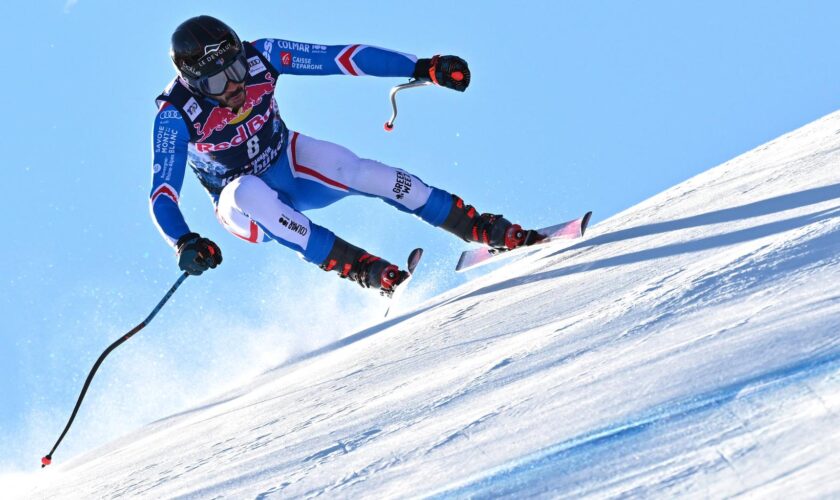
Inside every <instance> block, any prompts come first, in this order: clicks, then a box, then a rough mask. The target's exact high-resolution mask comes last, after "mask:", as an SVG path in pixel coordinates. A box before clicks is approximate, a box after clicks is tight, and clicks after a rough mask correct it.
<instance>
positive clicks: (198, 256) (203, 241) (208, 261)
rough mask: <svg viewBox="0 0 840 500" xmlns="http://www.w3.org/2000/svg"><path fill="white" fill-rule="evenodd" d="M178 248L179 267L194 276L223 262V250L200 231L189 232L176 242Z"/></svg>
mask: <svg viewBox="0 0 840 500" xmlns="http://www.w3.org/2000/svg"><path fill="white" fill-rule="evenodd" d="M175 247H176V248H177V249H178V267H180V268H181V270H182V271H184V272H186V273H187V274H190V275H192V276H198V275H200V274H201V273H203V272H204V271H206V270H208V269H215V268H216V266H218V265H219V264H221V263H222V251H221V250H220V249H219V245H216V244H215V243H213V242H212V241H210V240H209V239H207V238H202V237H201V236H200V235H198V233H187V234H185V235H183V236H181V237H180V238H179V239H178V242H177V243H175Z"/></svg>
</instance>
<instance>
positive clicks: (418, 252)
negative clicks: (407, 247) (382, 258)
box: [385, 248, 423, 318]
mask: <svg viewBox="0 0 840 500" xmlns="http://www.w3.org/2000/svg"><path fill="white" fill-rule="evenodd" d="M422 257H423V249H422V248H415V249H414V250H412V251H411V253H410V254H408V263H407V264H406V271H408V277H407V278H406V279H404V280H403V282H402V283H400V284H399V285H397V288H396V289H395V290H394V292H393V293H392V294H391V295H390V296H389V298H390V299H391V302H390V303H389V304H388V309H386V310H385V317H386V318H387V317H388V313H390V312H391V310H392V309H393V308H394V306H395V305H396V304H397V302H398V301H399V299H400V297H402V295H403V294H404V293H405V289H406V288H408V284H409V283H410V282H411V280H412V278H414V270H415V269H417V264H419V263H420V259H421V258H422Z"/></svg>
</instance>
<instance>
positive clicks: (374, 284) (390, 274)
mask: <svg viewBox="0 0 840 500" xmlns="http://www.w3.org/2000/svg"><path fill="white" fill-rule="evenodd" d="M321 269H323V270H324V271H333V270H334V271H336V272H338V275H339V277H341V278H344V279H349V280H350V281H353V282H356V283H357V284H358V285H359V286H361V287H362V288H376V289H378V290H379V294H380V295H383V296H386V297H390V296H391V295H393V293H394V290H395V289H396V287H397V285H399V284H400V283H402V282H403V281H405V279H406V278H408V276H409V273H408V272H406V271H401V270H400V268H399V267H397V266H395V265H394V264H391V263H390V262H388V261H387V260H385V259H381V258H379V257H377V256H375V255H372V254H369V253H367V252H365V251H364V250H362V249H361V248H359V247H357V246H354V245H351V244H350V243H347V242H346V241H344V240H342V239H341V238H336V239H335V243H334V244H333V247H332V249H331V250H330V253H329V255H327V258H326V260H325V261H324V262H323V263H322V264H321Z"/></svg>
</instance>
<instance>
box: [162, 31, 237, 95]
mask: <svg viewBox="0 0 840 500" xmlns="http://www.w3.org/2000/svg"><path fill="white" fill-rule="evenodd" d="M240 54H242V42H241V41H240V40H239V37H238V36H237V35H236V32H234V31H233V30H232V29H230V26H228V25H227V24H225V23H223V22H221V21H219V20H218V19H216V18H215V17H210V16H196V17H191V18H189V19H187V20H186V21H184V22H183V23H181V24H180V25H179V26H178V27H177V28H175V32H174V33H172V44H171V46H170V49H169V56H170V57H171V58H172V62H173V63H175V68H176V69H177V70H178V74H179V75H180V76H181V77H182V78H184V79H185V80H187V82H194V81H196V80H199V79H201V78H202V77H208V76H211V75H213V74H216V73H218V72H219V71H221V70H222V69H223V68H225V67H226V66H228V65H230V64H231V63H232V62H233V61H234V60H235V59H236V57H237V56H239V55H240Z"/></svg>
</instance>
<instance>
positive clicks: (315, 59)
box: [251, 38, 417, 77]
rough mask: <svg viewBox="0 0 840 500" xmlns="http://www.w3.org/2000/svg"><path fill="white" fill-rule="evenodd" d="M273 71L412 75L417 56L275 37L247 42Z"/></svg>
mask: <svg viewBox="0 0 840 500" xmlns="http://www.w3.org/2000/svg"><path fill="white" fill-rule="evenodd" d="M251 43H252V44H253V46H254V48H256V49H257V50H259V51H260V52H262V54H263V56H265V57H266V59H268V60H269V62H271V64H272V66H274V67H275V68H276V69H277V71H279V72H280V73H285V74H289V75H353V76H361V75H371V76H404V77H410V76H413V75H414V69H415V66H416V64H417V56H414V55H411V54H404V53H402V52H396V51H393V50H388V49H382V48H379V47H371V46H369V45H360V44H354V45H317V44H311V43H299V42H292V41H289V40H280V39H277V38H262V39H260V40H255V41H253V42H251Z"/></svg>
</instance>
